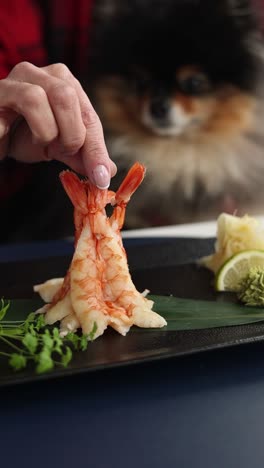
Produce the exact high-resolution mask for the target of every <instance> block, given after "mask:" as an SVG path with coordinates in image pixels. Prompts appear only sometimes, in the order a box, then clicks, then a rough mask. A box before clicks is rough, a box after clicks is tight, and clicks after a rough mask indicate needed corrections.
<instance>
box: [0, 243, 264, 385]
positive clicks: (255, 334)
mask: <svg viewBox="0 0 264 468" xmlns="http://www.w3.org/2000/svg"><path fill="white" fill-rule="evenodd" d="M143 244H144V245H140V243H137V245H133V244H132V245H131V243H129V244H128V245H127V253H128V259H129V265H130V269H131V274H132V277H133V280H134V282H135V284H136V286H137V287H138V289H139V290H144V289H145V288H148V289H150V291H151V292H152V293H153V294H164V295H167V294H173V295H175V296H179V297H185V298H197V299H208V300H214V298H215V296H214V292H213V288H212V286H211V282H212V276H211V274H210V273H209V272H208V271H206V270H205V269H201V268H198V267H197V266H196V264H195V263H194V261H195V260H196V259H197V258H199V257H200V256H202V255H206V254H208V253H209V252H211V251H212V246H213V240H212V239H208V240H201V239H173V240H163V241H157V240H156V241H155V243H146V242H144V243H143ZM69 260H70V257H68V256H66V257H65V256H59V257H47V258H40V259H33V260H30V261H20V262H12V263H2V264H0V266H1V271H2V272H4V275H2V276H3V278H1V286H0V297H3V296H4V297H6V298H11V299H12V298H20V299H22V298H28V299H31V298H34V295H33V293H32V285H33V284H36V283H38V282H41V281H44V280H46V279H48V278H51V277H56V276H63V275H64V273H65V271H66V269H67V266H68V264H69ZM28 312H30V311H28ZM263 339H264V323H263V322H258V323H256V324H250V325H244V326H233V327H223V328H214V329H210V330H197V331H178V332H169V331H167V332H166V331H161V330H158V331H155V330H153V331H149V330H147V331H142V330H140V331H137V329H136V328H134V329H133V330H132V331H131V332H130V333H129V334H128V335H127V336H126V337H123V336H120V335H119V334H118V333H116V332H114V331H113V330H107V331H106V333H105V334H104V336H103V337H101V338H100V339H98V340H96V341H95V342H93V343H91V344H89V346H88V349H87V351H86V352H80V353H75V355H74V359H73V361H72V362H71V363H70V365H69V367H68V368H67V369H60V368H57V369H55V370H53V371H52V372H50V373H47V374H44V375H41V376H37V375H36V374H35V373H34V370H33V369H26V370H25V371H21V372H18V373H14V371H13V370H11V369H10V368H9V367H8V365H7V364H6V362H4V361H3V360H1V361H0V386H1V385H8V384H9V385H11V384H17V383H22V382H27V381H31V380H39V379H47V378H53V377H60V376H66V375H72V374H76V373H82V372H88V371H94V370H99V369H106V368H111V367H117V366H122V365H128V364H135V363H140V362H146V361H152V360H157V359H165V358H169V357H174V356H182V355H187V354H192V353H197V352H201V351H207V350H213V349H217V348H221V347H227V346H234V345H238V344H242V343H249V342H255V341H259V340H263Z"/></svg>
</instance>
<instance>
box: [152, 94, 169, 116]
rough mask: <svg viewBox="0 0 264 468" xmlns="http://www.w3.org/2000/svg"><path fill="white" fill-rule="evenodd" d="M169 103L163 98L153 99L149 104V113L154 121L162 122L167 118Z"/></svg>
mask: <svg viewBox="0 0 264 468" xmlns="http://www.w3.org/2000/svg"><path fill="white" fill-rule="evenodd" d="M169 109H170V103H169V101H168V100H167V99H164V98H154V99H152V101H151V103H150V108H149V110H150V113H151V115H152V117H153V118H154V119H156V120H164V119H166V118H167V117H168V113H169Z"/></svg>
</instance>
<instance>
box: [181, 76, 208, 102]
mask: <svg viewBox="0 0 264 468" xmlns="http://www.w3.org/2000/svg"><path fill="white" fill-rule="evenodd" d="M178 86H179V88H180V90H181V91H182V92H183V93H185V94H191V95H194V96H197V95H200V94H206V93H208V92H209V91H210V82H209V79H208V78H207V76H206V75H204V74H203V73H196V74H193V75H189V76H185V77H181V78H178Z"/></svg>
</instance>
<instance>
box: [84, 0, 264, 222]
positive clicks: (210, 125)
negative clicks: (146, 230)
mask: <svg viewBox="0 0 264 468" xmlns="http://www.w3.org/2000/svg"><path fill="white" fill-rule="evenodd" d="M256 18H257V15H256V12H254V9H253V7H252V5H251V4H250V2H249V1H246V0H127V1H125V0H97V1H96V2H95V7H94V18H93V25H94V29H93V32H92V44H91V50H92V55H91V57H90V75H91V77H92V80H91V89H90V91H89V92H90V93H91V92H92V96H93V103H94V105H95V108H96V110H97V112H98V114H99V116H100V118H101V120H102V123H103V127H104V130H105V136H106V142H107V146H108V149H109V152H110V154H111V157H112V158H113V160H114V161H115V162H116V163H117V166H118V169H119V171H118V174H119V175H120V176H122V174H123V173H125V172H126V171H127V169H128V168H129V167H130V166H131V165H132V164H133V162H134V161H135V160H139V161H140V162H141V163H144V164H145V165H146V167H147V176H146V180H145V182H144V183H143V184H142V186H141V189H140V190H139V191H138V193H137V194H136V195H135V198H134V199H133V203H131V206H130V207H129V210H128V214H127V225H126V226H127V227H128V228H132V227H133V228H134V227H137V228H138V227H144V226H153V225H164V224H172V223H173V224H177V223H183V222H193V221H198V220H199V221H200V220H205V219H208V218H213V217H215V216H217V215H218V214H219V213H220V212H222V211H225V212H230V213H234V212H238V213H239V214H242V213H245V212H248V213H249V214H252V213H254V214H256V213H257V212H258V211H260V212H262V213H264V113H263V109H264V107H263V89H262V88H263V86H262V83H261V81H264V74H263V56H264V55H263V45H262V37H261V34H260V32H259V26H258V23H257V19H256ZM113 183H114V180H113ZM118 183H119V180H117V184H118Z"/></svg>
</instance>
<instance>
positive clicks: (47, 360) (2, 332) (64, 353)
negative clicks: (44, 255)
mask: <svg viewBox="0 0 264 468" xmlns="http://www.w3.org/2000/svg"><path fill="white" fill-rule="evenodd" d="M9 307H10V303H9V302H8V303H6V304H5V303H4V301H3V299H1V301H0V341H2V343H3V344H4V347H5V351H0V356H4V357H6V358H8V362H9V364H10V366H11V367H12V368H13V369H14V370H16V371H18V370H21V369H24V368H25V367H26V366H27V365H28V364H30V363H32V364H33V365H34V367H35V371H36V373H37V374H42V373H44V372H47V371H49V370H51V369H53V368H54V367H55V366H57V365H58V366H62V367H67V366H68V364H69V363H70V361H71V360H72V356H73V352H72V350H74V351H85V350H86V348H87V344H88V341H92V340H93V339H94V334H95V332H96V328H97V327H96V323H95V324H94V327H93V330H92V331H91V333H90V334H89V335H79V334H76V333H69V334H68V335H66V337H64V338H63V337H61V336H60V332H59V329H58V328H57V327H48V326H46V324H45V320H44V316H43V315H36V314H35V313H34V312H33V313H30V314H29V315H28V316H27V318H26V320H18V321H12V320H6V315H7V312H8V309H9Z"/></svg>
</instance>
